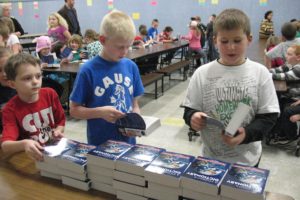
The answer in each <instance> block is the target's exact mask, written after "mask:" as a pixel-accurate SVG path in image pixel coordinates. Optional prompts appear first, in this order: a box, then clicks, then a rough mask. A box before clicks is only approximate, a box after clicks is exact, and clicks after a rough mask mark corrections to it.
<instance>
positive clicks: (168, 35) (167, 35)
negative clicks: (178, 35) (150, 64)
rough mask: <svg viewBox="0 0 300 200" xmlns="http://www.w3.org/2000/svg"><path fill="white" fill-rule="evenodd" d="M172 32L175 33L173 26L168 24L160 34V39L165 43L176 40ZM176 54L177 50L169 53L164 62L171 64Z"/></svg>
mask: <svg viewBox="0 0 300 200" xmlns="http://www.w3.org/2000/svg"><path fill="white" fill-rule="evenodd" d="M172 33H173V28H172V27H171V26H166V27H165V29H164V31H163V32H162V33H160V34H159V36H158V38H159V41H160V42H163V43H170V42H174V41H175V39H173V37H172ZM174 54H175V51H172V52H169V53H167V55H166V56H165V58H164V59H163V63H167V64H170V63H171V60H172V59H173V57H174Z"/></svg>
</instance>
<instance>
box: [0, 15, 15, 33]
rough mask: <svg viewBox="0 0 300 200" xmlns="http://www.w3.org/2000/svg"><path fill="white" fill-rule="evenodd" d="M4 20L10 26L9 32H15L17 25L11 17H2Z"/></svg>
mask: <svg viewBox="0 0 300 200" xmlns="http://www.w3.org/2000/svg"><path fill="white" fill-rule="evenodd" d="M1 19H2V21H3V22H4V24H6V26H7V27H8V28H9V33H14V32H15V26H14V23H13V21H12V20H11V18H9V17H1Z"/></svg>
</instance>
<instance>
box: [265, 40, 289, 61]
mask: <svg viewBox="0 0 300 200" xmlns="http://www.w3.org/2000/svg"><path fill="white" fill-rule="evenodd" d="M283 51H284V50H283V43H280V44H278V45H276V46H275V47H274V48H273V49H271V50H270V51H268V52H267V53H266V56H267V57H268V58H270V59H274V58H284V54H285V52H283Z"/></svg>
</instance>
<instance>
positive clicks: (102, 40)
mask: <svg viewBox="0 0 300 200" xmlns="http://www.w3.org/2000/svg"><path fill="white" fill-rule="evenodd" d="M105 39H106V38H105V36H104V35H100V36H99V41H100V43H101V44H102V45H103V44H104V43H105Z"/></svg>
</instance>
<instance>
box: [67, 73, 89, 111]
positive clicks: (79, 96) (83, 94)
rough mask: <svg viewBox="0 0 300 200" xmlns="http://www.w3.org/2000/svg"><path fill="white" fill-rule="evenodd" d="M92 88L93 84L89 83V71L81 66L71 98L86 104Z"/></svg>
mask: <svg viewBox="0 0 300 200" xmlns="http://www.w3.org/2000/svg"><path fill="white" fill-rule="evenodd" d="M91 88H92V86H91V85H90V84H89V81H88V78H87V73H86V71H84V67H81V69H80V71H79V73H78V74H77V76H76V80H75V82H74V86H73V90H72V93H71V96H70V100H71V101H72V102H74V103H77V104H80V105H84V104H86V99H87V97H88V90H89V89H91Z"/></svg>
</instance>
